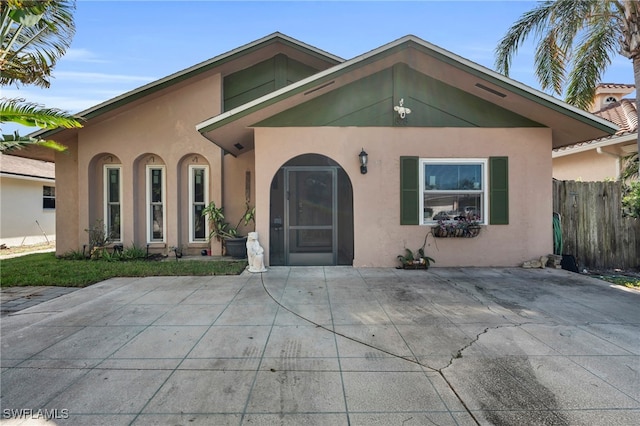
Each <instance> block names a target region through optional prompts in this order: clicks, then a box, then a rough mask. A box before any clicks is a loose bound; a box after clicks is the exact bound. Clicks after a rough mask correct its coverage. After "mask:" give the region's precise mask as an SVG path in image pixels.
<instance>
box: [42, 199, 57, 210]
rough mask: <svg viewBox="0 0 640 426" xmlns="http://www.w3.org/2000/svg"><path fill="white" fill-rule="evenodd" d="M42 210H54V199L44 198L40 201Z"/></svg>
mask: <svg viewBox="0 0 640 426" xmlns="http://www.w3.org/2000/svg"><path fill="white" fill-rule="evenodd" d="M42 208H43V209H55V208H56V199H55V198H51V197H44V198H43V199H42Z"/></svg>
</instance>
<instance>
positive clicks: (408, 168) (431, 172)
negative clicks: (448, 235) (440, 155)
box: [400, 157, 509, 225]
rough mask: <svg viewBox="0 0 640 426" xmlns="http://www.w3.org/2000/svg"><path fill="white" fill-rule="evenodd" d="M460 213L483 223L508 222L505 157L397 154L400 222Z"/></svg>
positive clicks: (447, 217)
mask: <svg viewBox="0 0 640 426" xmlns="http://www.w3.org/2000/svg"><path fill="white" fill-rule="evenodd" d="M487 169H488V171H487ZM487 204H488V206H487ZM421 211H422V215H421V214H420V213H421ZM461 216H464V217H466V218H471V219H473V220H478V221H479V222H480V223H484V224H486V223H489V224H495V225H498V224H508V223H509V187H508V158H507V157H491V158H489V159H463V158H452V159H420V158H418V157H400V224H401V225H418V224H425V225H428V224H434V223H437V222H438V221H440V220H454V219H456V218H459V217H461ZM486 217H488V221H487V219H486Z"/></svg>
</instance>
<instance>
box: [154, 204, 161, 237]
mask: <svg viewBox="0 0 640 426" xmlns="http://www.w3.org/2000/svg"><path fill="white" fill-rule="evenodd" d="M151 235H152V239H153V240H162V238H163V222H162V205H154V206H151Z"/></svg>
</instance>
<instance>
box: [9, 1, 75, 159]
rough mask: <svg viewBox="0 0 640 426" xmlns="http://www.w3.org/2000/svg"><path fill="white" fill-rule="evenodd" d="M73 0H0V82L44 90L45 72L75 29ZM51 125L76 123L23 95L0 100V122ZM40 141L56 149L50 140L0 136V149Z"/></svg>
mask: <svg viewBox="0 0 640 426" xmlns="http://www.w3.org/2000/svg"><path fill="white" fill-rule="evenodd" d="M74 9H75V2H74V1H51V0H45V1H20V0H6V1H5V0H3V1H2V2H0V43H1V45H0V85H2V86H8V85H12V84H15V85H19V84H24V85H30V84H32V85H36V86H40V87H44V88H47V87H49V85H50V77H51V72H52V70H53V68H54V66H55V65H56V62H57V61H58V59H60V58H61V57H62V56H63V55H64V54H65V52H66V50H67V48H68V47H69V46H70V44H71V40H72V38H73V35H74V33H75V25H74V20H73V15H72V12H73V10H74ZM7 122H9V123H16V124H21V125H25V126H33V127H40V128H42V129H54V128H58V127H65V128H73V127H82V125H81V124H80V122H79V120H78V119H77V118H76V117H74V116H73V115H71V114H69V113H67V112H65V111H62V110H59V109H56V108H45V107H42V106H40V105H38V104H35V103H32V102H27V101H25V100H24V99H7V98H1V99H0V123H7ZM34 143H35V144H40V145H44V146H46V147H50V148H54V149H58V150H62V149H64V147H63V146H61V145H59V144H57V143H55V142H54V141H45V140H42V139H38V138H32V137H27V136H21V135H20V134H19V133H18V132H17V131H15V132H13V133H12V134H3V135H2V136H1V139H0V150H2V151H4V150H7V149H15V148H20V147H24V146H26V145H29V144H34Z"/></svg>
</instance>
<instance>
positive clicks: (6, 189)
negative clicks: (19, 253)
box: [0, 153, 56, 247]
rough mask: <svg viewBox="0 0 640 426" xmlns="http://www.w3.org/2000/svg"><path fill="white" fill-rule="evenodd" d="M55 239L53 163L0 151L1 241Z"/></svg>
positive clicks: (8, 243) (30, 242)
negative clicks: (5, 153)
mask: <svg viewBox="0 0 640 426" xmlns="http://www.w3.org/2000/svg"><path fill="white" fill-rule="evenodd" d="M55 240H56V182H55V164H54V163H52V162H46V161H41V160H33V159H30V158H21V157H15V156H13V155H4V154H2V153H0V244H2V245H6V246H7V247H16V246H23V245H34V244H41V243H47V242H53V241H55Z"/></svg>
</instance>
